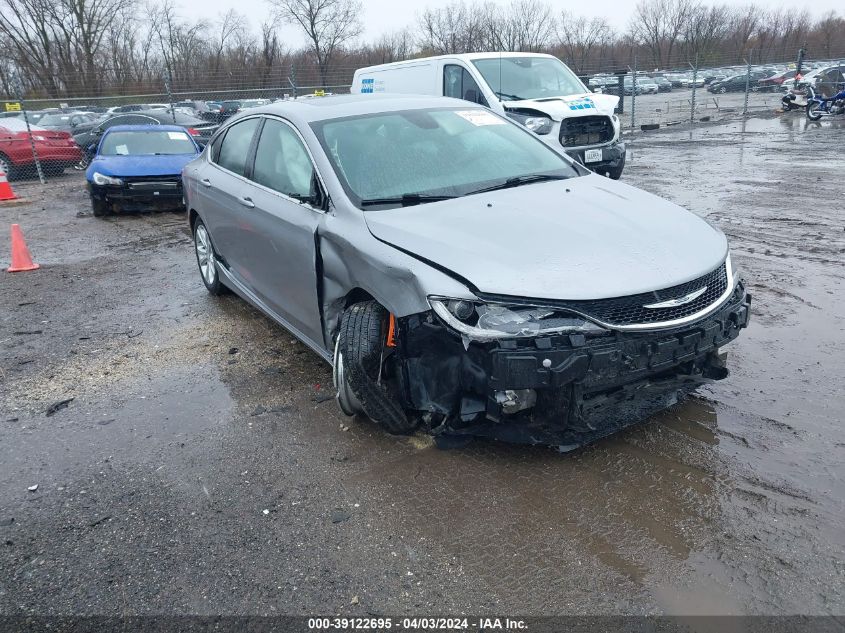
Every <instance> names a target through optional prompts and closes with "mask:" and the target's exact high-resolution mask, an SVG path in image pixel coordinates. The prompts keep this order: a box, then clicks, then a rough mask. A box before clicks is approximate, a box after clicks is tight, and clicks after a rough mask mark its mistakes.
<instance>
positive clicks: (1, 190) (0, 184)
mask: <svg viewBox="0 0 845 633" xmlns="http://www.w3.org/2000/svg"><path fill="white" fill-rule="evenodd" d="M17 198H18V197H17V196H16V195H15V192H14V191H12V187H11V185H10V184H9V179H8V178H6V174H5V173H3V170H0V201H2V200H17Z"/></svg>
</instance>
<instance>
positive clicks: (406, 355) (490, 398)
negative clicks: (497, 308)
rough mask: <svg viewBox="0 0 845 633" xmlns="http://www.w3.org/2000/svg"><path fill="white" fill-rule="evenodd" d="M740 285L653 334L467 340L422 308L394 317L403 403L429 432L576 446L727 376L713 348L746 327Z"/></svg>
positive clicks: (746, 306) (746, 304)
mask: <svg viewBox="0 0 845 633" xmlns="http://www.w3.org/2000/svg"><path fill="white" fill-rule="evenodd" d="M750 304H751V296H750V295H749V294H748V293H747V292H746V291H745V287H744V285H743V283H742V282H740V283H739V284H738V285H737V287H736V289H735V290H734V292H733V294H732V295H731V297H730V298H729V299H728V300H727V301H726V302H725V303H724V305H722V306H721V307H720V308H719V309H717V310H716V311H715V312H714V313H712V314H711V315H709V316H707V317H705V318H703V319H701V320H699V321H698V322H695V323H693V324H689V325H686V326H683V327H678V328H674V329H666V330H659V331H653V332H618V331H608V332H607V333H605V334H602V335H595V336H591V335H584V334H564V335H549V336H540V337H537V338H533V339H532V338H528V339H508V340H500V341H498V342H494V343H478V342H472V343H469V344H468V345H467V346H466V347H465V346H464V343H463V342H462V341H461V339H460V338H459V337H458V336H456V335H455V333H454V332H453V331H452V330H450V329H448V328H447V326H445V325H444V324H442V323H441V322H440V321H439V320H438V319H437V318H436V316H434V315H433V314H431V313H428V314H420V315H413V316H411V317H407V318H405V319H401V320H400V324H399V327H400V330H401V333H402V336H401V338H400V341H401V342H400V348H399V350H398V354H399V358H400V359H401V364H400V367H401V376H402V382H403V390H404V393H405V398H406V400H407V402H406V403H405V405H406V408H408V409H409V410H412V411H415V412H416V413H417V414H419V415H420V416H421V418H422V420H423V422H424V424H426V425H427V426H428V428H429V430H430V431H432V432H433V433H447V434H462V435H484V436H490V437H496V438H498V439H503V440H507V441H512V442H523V443H530V444H548V445H558V446H562V445H567V446H572V445H581V444H585V443H588V442H591V441H593V440H595V439H598V438H600V437H603V436H606V435H609V434H611V433H614V432H616V431H618V430H620V429H622V428H624V427H626V426H629V425H631V424H634V423H636V422H639V421H642V420H644V419H645V418H647V417H648V416H650V415H652V414H653V413H656V412H657V411H659V410H661V409H664V408H666V407H668V406H671V405H672V404H674V403H675V402H677V401H678V398H679V397H681V396H683V395H685V394H687V393H689V392H691V391H692V390H694V389H695V388H696V387H697V386H698V385H700V384H702V383H703V382H707V381H711V380H720V379H722V378H724V377H725V376H727V369H725V366H724V356H723V355H722V354H721V353H720V348H721V347H722V346H723V345H725V344H726V343H729V342H730V341H732V340H733V339H735V338H736V337H737V336H738V334H739V331H740V330H741V329H742V328H744V327H746V326H747V325H748V320H749V308H750Z"/></svg>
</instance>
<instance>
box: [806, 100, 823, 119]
mask: <svg viewBox="0 0 845 633" xmlns="http://www.w3.org/2000/svg"><path fill="white" fill-rule="evenodd" d="M820 105H821V104H820V103H819V102H818V101H811V102H810V103H808V104H807V118H808V119H810V121H818V120H819V119H821V118H822V114H821V112H819V107H820Z"/></svg>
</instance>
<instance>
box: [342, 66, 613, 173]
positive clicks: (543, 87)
mask: <svg viewBox="0 0 845 633" xmlns="http://www.w3.org/2000/svg"><path fill="white" fill-rule="evenodd" d="M352 92H353V93H361V94H367V93H405V94H422V95H437V96H447V97H456V98H458V99H465V100H467V101H472V102H473V103H478V104H481V105H484V106H486V107H488V108H490V109H491V110H494V111H496V112H498V113H499V114H502V115H506V116H509V117H511V118H512V119H514V120H516V121H518V122H520V123H522V124H523V125H524V126H525V127H527V128H528V129H530V130H531V131H533V132H534V133H535V134H537V135H539V136H540V138H542V139H543V140H544V141H546V142H547V143H548V144H549V145H553V146H557V147H561V146H562V147H563V149H564V150H565V151H566V152H567V153H568V154H569V155H570V156H572V157H573V158H575V159H576V160H578V161H580V162H582V163H583V164H584V165H586V166H587V167H589V168H590V169H592V170H593V171H596V172H598V173H601V174H607V175H608V176H610V177H611V178H619V176H621V175H622V170H623V169H624V167H625V144H624V143H622V142H621V141H620V137H619V118H618V117H617V116H616V115H615V114H614V113H613V110H614V108H615V107H616V104H617V103H618V101H619V97H616V96H613V95H606V94H593V93H591V92H590V91H589V89H588V88H587V87H586V86H585V85H584V84H583V83H582V82H581V80H580V79H578V77H576V76H575V74H574V73H573V72H572V71H571V70H570V69H569V68H568V67H567V66H566V64H564V63H563V62H561V61H560V60H559V59H558V58H557V57H553V56H552V55H543V54H540V53H465V54H460V55H441V56H439V57H425V58H423V59H413V60H408V61H404V62H395V63H392V64H382V65H380V66H370V67H369V68H361V69H359V70H357V71H355V77H354V79H353V80H352Z"/></svg>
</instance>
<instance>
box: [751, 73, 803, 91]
mask: <svg viewBox="0 0 845 633" xmlns="http://www.w3.org/2000/svg"><path fill="white" fill-rule="evenodd" d="M793 77H795V71H794V70H785V71H783V72H782V73H778V74H777V75H772V76H771V77H764V78H763V79H759V80H758V81H757V85H758V86H759V87H760V90H776V89H777V87H778V86H780V85H781V84H782V83H783V82H784V81H786V80H787V79H792V78H793Z"/></svg>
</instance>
